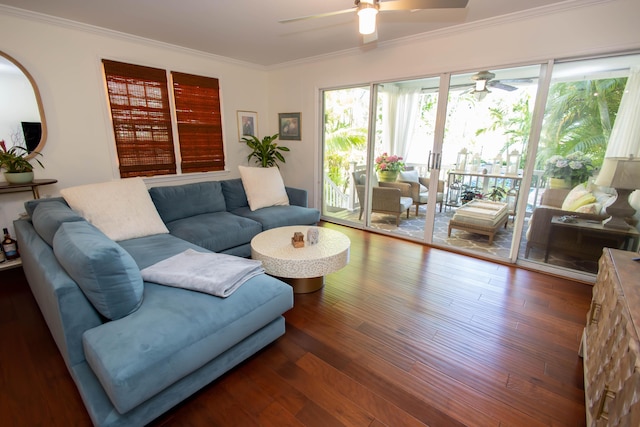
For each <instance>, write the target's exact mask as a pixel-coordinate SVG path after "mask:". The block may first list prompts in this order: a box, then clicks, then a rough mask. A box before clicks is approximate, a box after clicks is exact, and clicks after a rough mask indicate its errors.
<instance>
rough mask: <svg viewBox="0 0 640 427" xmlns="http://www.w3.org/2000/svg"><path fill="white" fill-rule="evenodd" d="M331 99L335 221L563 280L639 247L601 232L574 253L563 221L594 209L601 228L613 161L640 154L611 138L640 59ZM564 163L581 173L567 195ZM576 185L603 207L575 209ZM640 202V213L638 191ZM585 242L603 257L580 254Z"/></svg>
mask: <svg viewBox="0 0 640 427" xmlns="http://www.w3.org/2000/svg"><path fill="white" fill-rule="evenodd" d="M634 69H636V71H635V75H636V81H637V83H635V84H632V82H631V80H632V79H630V78H629V76H630V75H633V74H634V72H633V70H634ZM627 93H631V95H627ZM322 96H323V117H324V121H323V130H322V135H323V152H322V154H323V157H322V167H323V171H324V175H323V177H324V180H323V181H324V182H323V210H322V213H323V217H324V218H325V219H327V220H330V221H335V222H339V223H346V224H349V225H354V226H358V227H363V228H367V229H370V230H374V231H377V232H380V233H388V234H393V235H398V236H400V237H403V238H407V239H412V240H416V241H420V242H424V243H427V244H432V245H434V246H438V247H443V248H446V249H450V250H454V251H459V252H465V253H470V254H472V255H477V256H482V257H488V258H494V259H499V260H504V261H508V262H517V263H519V264H525V265H527V266H531V267H532V268H536V269H542V270H549V271H553V272H557V273H559V274H564V273H563V272H562V271H559V270H557V269H565V270H566V269H570V270H571V271H577V272H586V273H591V272H593V271H595V268H596V264H595V260H597V256H598V254H599V252H601V250H602V247H603V245H605V246H615V247H624V245H625V244H626V245H627V246H629V241H630V239H628V238H627V237H628V236H623V238H621V239H619V238H617V237H616V238H611V236H609V235H607V233H604V232H599V233H596V234H599V236H598V237H599V240H598V239H596V240H598V241H599V242H600V243H597V242H595V241H591V240H590V241H589V242H590V243H588V244H583V243H584V241H583V240H580V239H582V237H581V236H583V235H586V234H584V233H583V234H580V233H578V234H579V236H578V237H577V238H578V240H575V241H573V243H571V240H570V239H571V238H572V237H571V236H569V237H567V236H564V237H567V239H566V242H569V243H568V244H565V245H564V246H563V245H561V244H560V243H558V242H557V241H555V240H554V239H555V238H556V237H558V236H560V234H562V233H560V228H559V227H558V226H556V228H555V229H554V228H553V227H554V225H552V221H555V219H554V217H558V216H563V215H565V216H566V215H569V216H574V215H578V214H583V213H586V214H594V216H593V218H591V217H590V219H589V220H590V221H596V222H597V223H598V224H601V220H602V218H601V217H599V216H598V214H599V215H600V216H602V215H606V212H605V211H604V210H603V208H604V207H606V204H607V203H610V202H611V201H612V198H611V196H612V193H614V190H612V189H602V188H599V189H598V191H596V192H595V193H597V194H595V193H594V191H593V190H594V186H593V177H594V176H596V175H597V173H598V171H599V168H600V166H601V165H602V161H603V159H604V157H606V156H612V155H614V153H616V154H615V155H616V156H618V157H619V156H621V155H622V154H620V152H622V151H625V152H626V151H629V153H628V154H633V155H634V156H640V147H637V146H635V145H634V144H636V145H637V142H636V143H634V144H631V145H629V142H628V141H627V142H624V143H620V142H619V141H618V140H616V141H613V142H611V141H610V136H611V134H612V133H615V132H614V129H615V126H616V123H615V122H616V118H617V117H618V116H619V111H618V109H619V108H620V105H621V101H622V98H623V96H627V98H629V97H631V98H633V99H636V102H637V99H638V97H640V55H637V54H636V55H624V56H617V57H606V58H597V59H589V60H580V61H577V60H574V61H566V62H558V63H553V61H550V62H549V63H548V64H535V65H527V66H520V67H511V68H502V69H499V68H494V69H491V70H472V71H469V72H465V73H454V74H449V73H444V74H442V75H440V76H437V77H426V78H423V79H413V80H403V81H395V82H383V83H373V84H371V85H368V86H360V87H353V88H343V89H332V90H324V91H323V94H322ZM625 114H626V113H625ZM638 119H639V118H636V119H626V120H625V123H626V124H627V125H630V126H637V122H638ZM628 139H629V138H627V140H628ZM385 156H386V157H385ZM387 157H394V158H395V157H397V158H401V159H400V161H401V162H402V163H403V166H404V167H403V169H404V170H403V171H402V172H400V173H399V174H398V176H395V177H392V178H389V177H388V176H387V175H388V174H386V173H385V174H382V173H381V172H383V171H382V170H383V169H385V168H388V167H385V166H383V164H384V163H386V161H382V160H383V159H385V158H387ZM376 160H378V161H376ZM567 165H568V166H567ZM561 167H569V168H570V169H571V173H570V174H568V175H567V176H565V178H567V177H568V178H569V179H565V180H564V181H565V182H564V183H563V184H562V185H564V186H566V187H568V188H565V189H556V188H555V187H556V186H557V185H561V184H558V182H557V178H558V176H556V175H561V174H560V173H559V172H558V173H555V172H557V171H555V172H554V168H555V169H559V168H561ZM578 184H585V190H587V192H589V193H590V194H592V195H593V194H595V196H594V197H595V199H596V200H590V199H589V200H590V201H589V203H586V204H585V205H586V206H577V207H576V206H572V208H573V209H575V210H572V211H569V212H568V213H567V212H566V209H564V208H566V207H568V206H566V204H567V203H565V206H564V207H563V202H567V201H568V199H567V196H568V193H569V192H570V191H571V190H572V189H575V188H576V186H577V185H578ZM392 194H395V195H393V196H392ZM585 200H586V198H585ZM569 201H570V200H569ZM630 203H631V204H632V206H634V207H636V209H638V208H640V192H638V191H636V192H635V193H634V194H632V196H631V197H630ZM634 203H635V205H634ZM543 205H545V206H543ZM546 205H552V206H554V207H555V208H556V209H557V210H556V211H545V210H544V209H546V208H548V206H546ZM583 211H584V212H583ZM587 211H588V212H587ZM592 211H593V212H592ZM572 212H576V213H575V214H572ZM638 216H640V214H636V217H638ZM564 231H565V232H566V230H564ZM581 231H583V230H581ZM567 234H571V233H569V232H567ZM574 234H575V233H574ZM631 234H632V232H631ZM574 237H575V236H574ZM581 242H582V243H581ZM585 246H589V248H590V250H591V252H592V253H581V252H580V251H576V250H575V249H576V248H577V249H584V248H585ZM579 252H580V253H579ZM594 254H595V255H594ZM589 255H593V256H592V257H589Z"/></svg>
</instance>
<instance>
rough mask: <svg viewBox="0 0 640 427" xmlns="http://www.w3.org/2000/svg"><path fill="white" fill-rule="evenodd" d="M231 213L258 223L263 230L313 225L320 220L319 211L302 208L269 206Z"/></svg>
mask: <svg viewBox="0 0 640 427" xmlns="http://www.w3.org/2000/svg"><path fill="white" fill-rule="evenodd" d="M231 213H233V214H235V215H238V216H242V217H245V218H250V219H252V220H254V221H258V222H259V223H260V224H262V229H263V230H269V229H271V228H276V227H285V226H288V225H315V224H317V223H318V221H319V220H320V211H318V210H317V209H313V208H303V207H302V206H269V207H268V208H262V209H257V210H255V211H252V210H251V209H250V208H249V207H244V208H238V209H235V210H233V211H231Z"/></svg>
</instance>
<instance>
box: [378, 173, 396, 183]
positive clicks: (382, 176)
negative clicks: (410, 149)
mask: <svg viewBox="0 0 640 427" xmlns="http://www.w3.org/2000/svg"><path fill="white" fill-rule="evenodd" d="M398 173H399V172H397V171H378V181H381V182H395V180H396V179H397V178H398Z"/></svg>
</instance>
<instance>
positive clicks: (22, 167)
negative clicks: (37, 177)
mask: <svg viewBox="0 0 640 427" xmlns="http://www.w3.org/2000/svg"><path fill="white" fill-rule="evenodd" d="M29 154H34V155H41V153H39V152H37V151H34V152H32V153H29V152H28V151H27V149H26V148H24V147H20V146H18V145H14V146H13V147H11V148H9V149H8V150H7V146H6V144H5V142H4V139H2V140H0V169H4V170H5V173H4V177H5V179H6V180H7V182H9V183H10V184H25V183H28V182H31V181H33V165H32V164H31V163H29V159H28V157H27V156H28V155H29ZM34 160H35V161H36V162H37V163H38V164H39V165H40V166H41V167H44V166H42V163H40V160H38V159H34Z"/></svg>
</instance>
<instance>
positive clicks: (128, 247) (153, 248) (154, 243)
mask: <svg viewBox="0 0 640 427" xmlns="http://www.w3.org/2000/svg"><path fill="white" fill-rule="evenodd" d="M118 244H119V245H120V246H122V248H123V249H124V250H125V251H127V252H128V253H129V255H131V256H132V257H133V259H134V260H135V262H136V264H138V268H139V269H140V270H142V269H144V268H147V267H149V266H150V265H153V264H155V263H157V262H160V261H162V260H165V259H167V258H170V257H172V256H174V255H178V254H179V253H182V252H184V251H186V250H187V249H193V250H196V251H199V252H210V251H209V250H207V249H205V248H202V247H200V246H196V245H194V244H193V243H189V242H187V241H186V240H182V239H180V238H179V237H176V236H173V235H171V234H154V235H152V236H145V237H137V238H135V239H129V240H120V241H119V242H118Z"/></svg>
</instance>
